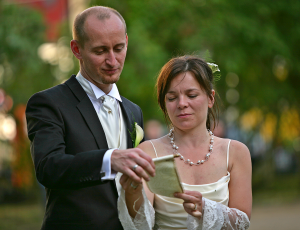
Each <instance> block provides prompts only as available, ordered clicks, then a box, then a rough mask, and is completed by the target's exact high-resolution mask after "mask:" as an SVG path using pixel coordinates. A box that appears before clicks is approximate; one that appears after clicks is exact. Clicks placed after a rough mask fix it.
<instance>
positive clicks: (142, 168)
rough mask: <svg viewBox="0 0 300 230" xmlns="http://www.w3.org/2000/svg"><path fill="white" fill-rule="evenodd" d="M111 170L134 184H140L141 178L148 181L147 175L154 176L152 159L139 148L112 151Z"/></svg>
mask: <svg viewBox="0 0 300 230" xmlns="http://www.w3.org/2000/svg"><path fill="white" fill-rule="evenodd" d="M135 165H138V166H137V167H134V166H135ZM111 168H112V169H113V170H115V171H116V172H121V173H123V174H125V175H127V176H128V177H129V178H130V179H131V180H133V181H134V182H135V183H136V184H139V183H142V179H141V178H144V180H146V181H149V179H150V178H149V175H150V176H152V177H153V176H155V165H154V163H153V161H152V158H151V157H150V156H149V155H148V154H146V153H145V152H144V151H143V150H141V149H139V148H134V149H126V150H117V149H116V150H114V151H113V153H112V154H111ZM148 174H149V175H148Z"/></svg>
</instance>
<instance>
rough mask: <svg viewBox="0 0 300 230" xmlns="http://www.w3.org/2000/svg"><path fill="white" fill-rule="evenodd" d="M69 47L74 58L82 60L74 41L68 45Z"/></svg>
mask: <svg viewBox="0 0 300 230" xmlns="http://www.w3.org/2000/svg"><path fill="white" fill-rule="evenodd" d="M70 46H71V50H72V52H73V54H74V56H75V57H76V58H77V59H78V60H80V59H82V56H81V53H80V48H79V44H78V42H77V41H76V40H72V41H71V43H70Z"/></svg>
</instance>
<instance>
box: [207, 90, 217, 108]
mask: <svg viewBox="0 0 300 230" xmlns="http://www.w3.org/2000/svg"><path fill="white" fill-rule="evenodd" d="M215 94H216V92H215V90H211V95H210V96H209V97H208V107H209V108H212V107H213V105H214V103H215Z"/></svg>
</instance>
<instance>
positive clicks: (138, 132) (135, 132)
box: [129, 122, 144, 148]
mask: <svg viewBox="0 0 300 230" xmlns="http://www.w3.org/2000/svg"><path fill="white" fill-rule="evenodd" d="M129 133H130V136H131V140H132V144H133V147H134V148H135V147H137V146H138V145H139V143H140V142H141V140H142V139H143V137H144V131H143V129H142V128H141V126H139V125H138V124H137V123H136V122H134V123H133V124H132V132H129Z"/></svg>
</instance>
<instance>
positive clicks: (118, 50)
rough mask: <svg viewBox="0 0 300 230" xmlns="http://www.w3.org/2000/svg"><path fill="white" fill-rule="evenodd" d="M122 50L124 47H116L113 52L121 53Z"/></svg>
mask: <svg viewBox="0 0 300 230" xmlns="http://www.w3.org/2000/svg"><path fill="white" fill-rule="evenodd" d="M123 48H124V47H118V48H115V51H116V52H121V51H122V50H123Z"/></svg>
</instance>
